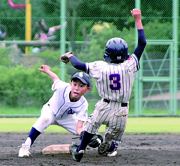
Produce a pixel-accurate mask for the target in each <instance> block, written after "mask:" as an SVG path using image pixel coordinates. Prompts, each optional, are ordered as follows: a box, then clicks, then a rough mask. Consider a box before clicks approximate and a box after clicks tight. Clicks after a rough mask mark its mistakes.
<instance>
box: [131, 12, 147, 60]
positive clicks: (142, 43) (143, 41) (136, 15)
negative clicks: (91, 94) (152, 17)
mask: <svg viewBox="0 0 180 166" xmlns="http://www.w3.org/2000/svg"><path fill="white" fill-rule="evenodd" d="M131 15H132V16H133V18H134V20H135V23H136V27H137V29H138V45H137V47H136V49H135V51H134V54H135V55H136V56H137V58H138V60H140V58H141V55H142V53H143V51H144V48H145V46H146V38H145V35H144V29H143V25H142V20H141V11H140V10H139V9H133V10H131Z"/></svg>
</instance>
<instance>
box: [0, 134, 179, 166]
mask: <svg viewBox="0 0 180 166" xmlns="http://www.w3.org/2000/svg"><path fill="white" fill-rule="evenodd" d="M26 137H27V134H11V133H0V165H1V166H14V165H18V166H58V165H60V166H62V165H63V166H71V165H78V166H92V165H96V166H100V165H103V166H108V165H110V166H116V165H126V166H132V165H133V166H134V165H138V166H144V165H146V166H147V165H155V166H157V165H158V166H165V165H168V166H170V165H173V166H174V165H180V135H124V137H123V142H122V143H121V145H119V148H118V155H117V156H116V157H105V156H101V155H99V154H98V152H97V148H95V149H92V148H88V149H87V150H86V153H85V155H84V156H83V158H82V160H81V162H76V161H74V160H73V159H72V157H71V154H69V153H68V154H56V155H43V154H42V152H41V151H42V150H43V149H44V148H45V147H47V146H49V145H52V144H67V143H71V142H77V143H79V139H72V138H73V135H71V134H67V135H58V134H41V135H40V136H39V137H38V138H37V140H36V141H35V143H34V144H33V146H32V148H31V150H30V152H31V154H32V156H31V157H29V158H18V151H19V147H18V146H20V145H21V144H22V143H23V142H24V140H25V139H26Z"/></svg>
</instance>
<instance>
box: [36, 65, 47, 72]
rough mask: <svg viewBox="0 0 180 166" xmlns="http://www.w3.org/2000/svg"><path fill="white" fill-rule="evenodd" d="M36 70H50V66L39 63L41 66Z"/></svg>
mask: <svg viewBox="0 0 180 166" xmlns="http://www.w3.org/2000/svg"><path fill="white" fill-rule="evenodd" d="M38 70H40V71H42V72H44V73H46V72H47V71H50V67H49V66H48V65H41V68H38Z"/></svg>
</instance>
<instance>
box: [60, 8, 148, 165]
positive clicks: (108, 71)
mask: <svg viewBox="0 0 180 166" xmlns="http://www.w3.org/2000/svg"><path fill="white" fill-rule="evenodd" d="M131 14H132V16H133V18H134V20H135V23H136V26H137V29H138V45H137V47H136V49H135V51H134V53H133V54H132V55H131V56H130V55H129V52H128V46H127V43H126V42H125V41H124V40H123V39H121V38H112V39H110V40H109V41H108V42H107V43H106V48H105V53H104V60H105V61H106V62H104V61H95V62H92V63H83V62H80V61H79V60H78V59H77V58H76V57H75V56H73V53H71V52H70V53H66V55H65V56H67V57H68V58H69V60H70V61H71V64H72V65H73V66H74V67H75V68H77V69H80V70H83V71H85V72H86V73H88V74H89V75H90V76H91V77H92V78H93V79H94V81H95V83H96V87H97V90H98V93H99V95H100V96H101V97H102V99H101V100H100V101H98V103H97V104H96V106H95V110H94V112H93V113H92V114H91V115H90V117H89V118H88V120H87V121H86V123H85V125H84V130H85V131H84V135H83V138H82V140H81V144H80V145H77V144H75V143H72V144H71V146H70V151H71V153H72V157H73V159H74V160H76V161H78V162H79V161H80V160H81V158H82V157H83V154H84V152H85V149H86V147H87V145H88V142H89V141H90V139H91V138H92V136H93V135H94V134H95V133H96V132H97V131H98V129H99V127H100V126H101V125H102V124H104V125H106V133H105V142H103V143H102V144H101V145H100V146H99V147H98V152H99V154H101V155H106V156H116V154H117V148H118V143H120V142H121V140H122V135H123V134H124V131H125V128H126V123H127V118H128V110H129V105H128V104H129V99H130V96H131V91H132V86H133V82H134V79H135V75H136V73H137V71H138V70H139V60H140V58H141V55H142V53H143V51H144V48H145V45H146V39H145V35H144V30H143V26H142V22H141V11H140V10H139V9H133V10H132V11H131ZM62 57H63V55H62ZM60 60H61V57H60ZM62 61H63V59H62Z"/></svg>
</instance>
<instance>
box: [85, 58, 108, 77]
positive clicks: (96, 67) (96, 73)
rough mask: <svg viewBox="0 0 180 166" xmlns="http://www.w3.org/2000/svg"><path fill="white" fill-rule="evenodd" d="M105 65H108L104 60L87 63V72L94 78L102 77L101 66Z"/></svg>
mask: <svg viewBox="0 0 180 166" xmlns="http://www.w3.org/2000/svg"><path fill="white" fill-rule="evenodd" d="M105 65H106V62H104V61H95V62H92V63H86V73H88V74H89V75H90V77H92V78H94V79H99V78H100V77H101V74H100V72H101V70H100V68H101V67H103V66H105Z"/></svg>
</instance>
